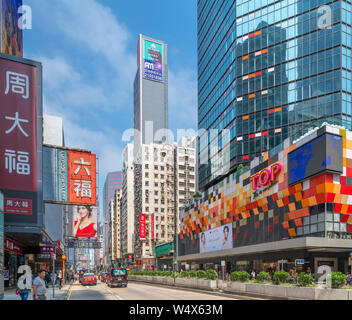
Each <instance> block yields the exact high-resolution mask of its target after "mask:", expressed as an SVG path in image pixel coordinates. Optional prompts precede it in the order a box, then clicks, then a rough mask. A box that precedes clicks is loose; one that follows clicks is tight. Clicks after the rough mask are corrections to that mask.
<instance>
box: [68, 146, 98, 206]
mask: <svg viewBox="0 0 352 320" xmlns="http://www.w3.org/2000/svg"><path fill="white" fill-rule="evenodd" d="M68 182H69V202H71V203H77V204H97V191H96V155H95V154H92V153H87V152H79V151H71V150H70V151H68Z"/></svg>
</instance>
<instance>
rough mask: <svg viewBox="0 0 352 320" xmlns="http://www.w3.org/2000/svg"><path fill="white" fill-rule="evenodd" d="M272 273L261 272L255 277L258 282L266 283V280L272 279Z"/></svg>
mask: <svg viewBox="0 0 352 320" xmlns="http://www.w3.org/2000/svg"><path fill="white" fill-rule="evenodd" d="M270 280H271V278H270V273H269V272H260V273H258V274H257V277H256V278H255V281H254V282H256V283H264V282H265V281H270Z"/></svg>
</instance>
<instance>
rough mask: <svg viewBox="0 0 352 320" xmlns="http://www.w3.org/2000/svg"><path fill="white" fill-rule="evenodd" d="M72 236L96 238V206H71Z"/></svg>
mask: <svg viewBox="0 0 352 320" xmlns="http://www.w3.org/2000/svg"><path fill="white" fill-rule="evenodd" d="M72 209H73V210H72V211H73V212H72V215H71V217H72V222H73V224H72V234H71V236H72V237H73V238H96V236H97V223H98V208H97V207H95V206H89V205H81V206H72Z"/></svg>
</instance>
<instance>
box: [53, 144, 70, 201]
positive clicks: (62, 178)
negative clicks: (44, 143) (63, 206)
mask: <svg viewBox="0 0 352 320" xmlns="http://www.w3.org/2000/svg"><path fill="white" fill-rule="evenodd" d="M56 152H57V158H56V161H57V184H58V186H57V194H56V196H57V199H58V201H62V202H68V174H67V172H68V168H67V162H68V160H67V150H60V149H57V151H56Z"/></svg>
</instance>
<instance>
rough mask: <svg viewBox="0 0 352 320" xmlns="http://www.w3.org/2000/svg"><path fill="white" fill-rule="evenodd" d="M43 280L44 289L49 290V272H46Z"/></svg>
mask: <svg viewBox="0 0 352 320" xmlns="http://www.w3.org/2000/svg"><path fill="white" fill-rule="evenodd" d="M44 280H45V285H46V287H47V288H49V283H50V281H51V280H50V274H49V272H47V273H46V274H45V278H44Z"/></svg>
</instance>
